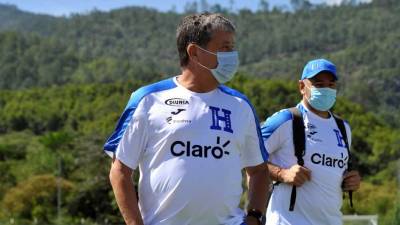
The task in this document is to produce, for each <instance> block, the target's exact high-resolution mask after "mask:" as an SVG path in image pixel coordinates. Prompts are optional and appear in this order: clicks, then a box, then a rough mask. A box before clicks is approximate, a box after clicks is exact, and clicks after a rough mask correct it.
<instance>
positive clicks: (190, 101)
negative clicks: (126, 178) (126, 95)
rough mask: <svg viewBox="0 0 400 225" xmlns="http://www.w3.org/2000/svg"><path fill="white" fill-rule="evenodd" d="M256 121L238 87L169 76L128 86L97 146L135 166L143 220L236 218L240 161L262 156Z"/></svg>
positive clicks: (173, 223)
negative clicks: (203, 87)
mask: <svg viewBox="0 0 400 225" xmlns="http://www.w3.org/2000/svg"><path fill="white" fill-rule="evenodd" d="M258 124H259V123H258V120H257V117H256V115H255V114H254V110H253V108H252V106H251V104H250V103H249V101H248V100H247V98H246V97H245V96H244V95H242V94H240V93H239V92H237V91H235V90H232V89H230V88H228V87H226V86H223V85H220V86H219V87H218V88H217V89H215V90H213V91H211V92H208V93H195V92H191V91H189V90H188V89H186V88H184V87H182V86H180V85H179V83H178V82H177V81H176V78H171V79H168V80H164V81H161V82H158V83H155V84H152V85H149V86H146V87H143V88H140V89H139V90H137V91H136V92H134V93H133V95H132V97H131V99H130V101H129V103H128V105H127V107H126V109H125V111H124V113H123V114H122V116H121V118H120V121H119V122H118V125H117V127H116V129H115V132H114V133H113V134H112V135H111V137H110V138H109V139H108V141H107V143H106V144H105V146H104V148H105V150H106V151H108V152H111V153H112V152H115V155H116V158H117V159H119V160H120V161H121V162H122V163H124V164H125V165H127V166H128V167H130V168H132V169H136V168H137V166H139V170H140V179H139V207H140V211H141V214H142V217H143V220H144V224H145V225H158V224H170V225H177V224H179V225H185V224H187V225H189V224H190V225H193V224H198V225H205V224H207V225H217V224H232V225H234V224H235V225H236V224H242V223H243V216H244V213H243V212H242V210H240V209H239V207H238V206H239V202H240V197H241V194H242V186H241V185H242V175H241V169H242V168H244V167H248V166H256V165H258V164H261V163H263V162H265V161H266V160H267V159H268V153H267V152H266V150H265V148H264V143H263V140H262V137H261V131H260V129H259V125H258Z"/></svg>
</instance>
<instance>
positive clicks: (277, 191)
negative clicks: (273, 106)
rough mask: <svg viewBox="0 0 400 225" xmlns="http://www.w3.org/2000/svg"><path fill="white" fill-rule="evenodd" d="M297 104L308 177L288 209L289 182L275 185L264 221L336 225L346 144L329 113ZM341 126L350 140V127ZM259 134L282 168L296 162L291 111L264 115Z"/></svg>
mask: <svg viewBox="0 0 400 225" xmlns="http://www.w3.org/2000/svg"><path fill="white" fill-rule="evenodd" d="M297 107H298V108H299V110H300V111H301V112H302V115H303V119H304V125H305V127H306V128H305V129H306V130H305V135H306V151H305V155H304V157H303V159H304V166H305V167H307V168H308V169H310V170H311V180H310V181H307V182H306V183H304V184H303V185H302V186H301V187H298V188H297V197H296V204H295V207H294V211H289V205H290V196H291V191H292V186H290V185H288V184H285V183H280V184H279V185H275V187H274V191H273V193H272V196H271V200H270V202H269V206H268V209H267V224H268V225H325V224H326V225H340V224H342V213H341V212H340V208H341V206H342V189H341V184H342V180H343V173H344V172H345V171H346V169H347V161H348V153H347V149H346V146H345V144H344V141H343V138H342V136H341V134H340V131H339V128H338V127H337V125H336V122H335V119H334V118H333V116H331V117H330V118H328V119H325V118H321V117H319V116H317V115H316V114H314V113H313V112H311V111H310V110H308V109H306V108H305V106H304V105H303V104H299V105H298V106H297ZM345 127H346V132H347V136H348V139H349V144H351V131H350V126H349V124H348V123H347V122H346V123H345ZM262 135H263V138H264V141H265V145H266V148H267V149H268V153H269V154H270V159H269V161H270V162H272V163H273V164H276V165H279V166H280V167H282V168H290V167H291V166H293V165H295V164H297V158H296V156H295V155H294V145H293V131H292V114H291V112H290V111H289V110H288V109H284V110H281V111H279V112H277V113H275V114H274V115H272V116H271V117H270V118H268V119H267V121H266V122H265V124H264V125H263V126H262Z"/></svg>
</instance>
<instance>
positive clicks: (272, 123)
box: [261, 109, 292, 154]
mask: <svg viewBox="0 0 400 225" xmlns="http://www.w3.org/2000/svg"><path fill="white" fill-rule="evenodd" d="M291 121H292V114H291V113H290V111H289V110H287V109H284V110H281V111H279V112H276V113H274V114H273V115H272V116H271V117H269V118H268V119H267V120H266V121H265V123H264V124H263V125H262V127H261V134H262V137H263V139H264V144H265V148H266V149H267V150H268V153H269V154H272V153H274V152H275V151H277V150H278V149H280V148H281V147H282V145H283V141H284V140H285V139H286V138H283V137H282V134H283V135H287V134H289V133H290V132H285V131H283V130H284V129H289V128H291Z"/></svg>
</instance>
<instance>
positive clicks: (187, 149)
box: [170, 137, 231, 159]
mask: <svg viewBox="0 0 400 225" xmlns="http://www.w3.org/2000/svg"><path fill="white" fill-rule="evenodd" d="M229 143H231V142H230V141H229V140H228V141H226V142H225V143H223V144H222V145H221V144H220V137H217V142H216V145H215V146H211V145H199V144H193V143H192V142H191V141H185V142H184V141H174V142H173V143H172V144H171V149H170V150H171V154H172V155H173V156H176V157H180V156H186V157H198V158H209V157H210V158H211V157H212V158H215V159H221V158H222V157H224V155H229V152H228V151H225V148H226V147H227V146H228V145H229Z"/></svg>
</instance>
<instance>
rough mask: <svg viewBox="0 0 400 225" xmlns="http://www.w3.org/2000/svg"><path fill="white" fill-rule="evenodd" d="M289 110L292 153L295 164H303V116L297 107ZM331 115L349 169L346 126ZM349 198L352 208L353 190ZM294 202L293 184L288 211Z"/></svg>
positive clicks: (304, 144)
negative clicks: (291, 128) (291, 129)
mask: <svg viewBox="0 0 400 225" xmlns="http://www.w3.org/2000/svg"><path fill="white" fill-rule="evenodd" d="M289 111H290V112H291V113H292V117H293V123H292V127H293V144H294V155H295V156H296V158H297V164H299V165H300V166H303V165H304V160H303V156H304V154H305V150H306V137H305V126H304V121H303V116H302V114H301V112H300V111H299V109H298V108H296V107H292V108H289ZM332 115H333V118H334V119H335V121H336V124H337V126H338V128H339V130H340V133H341V134H342V136H343V140H344V143H345V145H346V148H347V154H348V156H349V159H348V163H347V170H351V169H352V161H351V155H350V149H349V143H348V139H347V133H346V128H345V126H344V122H343V119H341V118H339V117H337V116H336V115H334V114H332ZM349 200H350V206H351V207H352V208H353V192H352V191H349ZM295 203H296V186H294V185H293V188H292V193H291V195H290V206H289V211H293V209H294V205H295Z"/></svg>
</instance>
